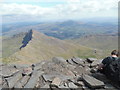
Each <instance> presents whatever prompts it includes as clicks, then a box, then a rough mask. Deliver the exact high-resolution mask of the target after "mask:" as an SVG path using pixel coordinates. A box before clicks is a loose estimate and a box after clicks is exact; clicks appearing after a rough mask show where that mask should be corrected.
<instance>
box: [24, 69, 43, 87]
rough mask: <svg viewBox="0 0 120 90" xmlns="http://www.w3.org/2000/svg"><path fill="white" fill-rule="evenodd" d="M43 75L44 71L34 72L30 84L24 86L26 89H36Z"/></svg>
mask: <svg viewBox="0 0 120 90" xmlns="http://www.w3.org/2000/svg"><path fill="white" fill-rule="evenodd" d="M42 74H43V72H42V71H34V72H33V74H32V76H31V78H30V79H29V81H28V83H27V84H26V85H25V86H24V88H34V87H35V85H36V84H37V81H38V79H39V77H40V76H41V75H42Z"/></svg>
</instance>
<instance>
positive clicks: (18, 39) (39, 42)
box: [3, 30, 101, 63]
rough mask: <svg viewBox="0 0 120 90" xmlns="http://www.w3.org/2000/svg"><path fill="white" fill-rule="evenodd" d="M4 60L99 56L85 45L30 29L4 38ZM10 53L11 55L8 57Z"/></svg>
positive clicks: (17, 60)
mask: <svg viewBox="0 0 120 90" xmlns="http://www.w3.org/2000/svg"><path fill="white" fill-rule="evenodd" d="M3 42H4V44H5V46H4V47H3V52H4V56H6V55H5V54H6V53H7V56H6V57H5V58H3V61H4V62H6V63H8V62H18V63H33V62H38V61H40V60H49V59H51V58H52V57H55V56H62V57H64V58H67V59H68V58H71V57H72V56H77V57H82V58H86V57H97V58H99V57H100V56H101V55H99V53H98V54H95V53H94V50H93V49H91V48H88V47H85V46H81V45H77V44H76V45H75V44H71V43H68V42H65V41H63V40H60V39H57V38H54V37H50V36H46V35H44V34H42V33H40V32H37V31H34V30H30V31H29V32H28V33H25V34H17V35H14V36H13V37H11V38H6V39H3ZM8 55H9V57H8Z"/></svg>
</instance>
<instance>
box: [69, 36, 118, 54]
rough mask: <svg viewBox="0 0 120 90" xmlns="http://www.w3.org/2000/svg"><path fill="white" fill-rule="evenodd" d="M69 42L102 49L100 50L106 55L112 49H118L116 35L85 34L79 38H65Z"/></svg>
mask: <svg viewBox="0 0 120 90" xmlns="http://www.w3.org/2000/svg"><path fill="white" fill-rule="evenodd" d="M67 41H69V42H72V43H73V42H74V43H75V44H79V45H84V46H86V47H91V48H95V49H99V50H102V52H103V53H104V54H105V55H107V54H109V53H110V52H111V51H112V50H114V49H118V37H117V36H105V35H103V36H97V35H94V36H87V37H81V38H79V39H74V40H67Z"/></svg>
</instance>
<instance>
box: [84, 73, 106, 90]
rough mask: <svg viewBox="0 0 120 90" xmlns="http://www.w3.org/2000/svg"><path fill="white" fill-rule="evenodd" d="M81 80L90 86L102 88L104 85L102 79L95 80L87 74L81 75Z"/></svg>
mask: <svg viewBox="0 0 120 90" xmlns="http://www.w3.org/2000/svg"><path fill="white" fill-rule="evenodd" d="M83 81H84V83H85V84H86V85H87V86H88V87H90V88H103V87H104V86H105V84H104V83H103V82H102V81H100V80H97V79H96V78H94V77H91V76H89V75H83Z"/></svg>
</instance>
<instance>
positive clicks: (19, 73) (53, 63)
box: [0, 57, 119, 90]
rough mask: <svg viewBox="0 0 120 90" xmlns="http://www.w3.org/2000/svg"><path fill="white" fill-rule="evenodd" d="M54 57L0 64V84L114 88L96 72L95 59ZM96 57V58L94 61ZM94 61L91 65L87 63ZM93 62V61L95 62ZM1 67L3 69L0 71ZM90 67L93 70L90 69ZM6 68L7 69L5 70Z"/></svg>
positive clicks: (21, 86) (57, 87) (11, 86)
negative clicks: (27, 62) (32, 61)
mask: <svg viewBox="0 0 120 90" xmlns="http://www.w3.org/2000/svg"><path fill="white" fill-rule="evenodd" d="M90 59H92V58H89V60H88V59H86V60H83V59H80V58H76V57H73V58H71V59H68V60H65V59H63V58H62V57H54V58H53V59H52V60H49V61H47V60H46V61H42V62H40V63H36V64H32V65H30V66H25V65H23V67H22V65H21V66H20V65H4V64H3V65H1V66H0V67H1V68H2V69H1V70H0V71H1V74H0V76H1V78H2V79H0V87H1V88H11V89H13V88H49V89H63V88H66V89H73V88H74V89H78V88H79V89H83V90H86V89H103V90H104V89H111V90H113V89H117V88H119V87H114V84H111V81H110V80H108V79H107V78H106V77H105V76H104V75H103V74H101V73H98V72H96V71H95V70H96V67H95V66H97V64H98V63H94V62H97V61H99V60H97V59H94V60H93V59H92V62H89V61H91V60H90ZM96 60H97V61H96ZM92 63H94V66H91V64H92ZM95 64H96V65H95ZM3 70H4V71H3ZM93 70H94V73H93V72H92V71H93ZM5 71H7V72H5Z"/></svg>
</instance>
